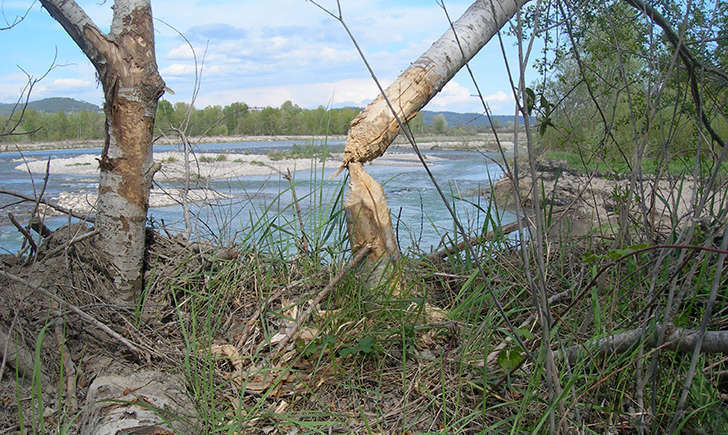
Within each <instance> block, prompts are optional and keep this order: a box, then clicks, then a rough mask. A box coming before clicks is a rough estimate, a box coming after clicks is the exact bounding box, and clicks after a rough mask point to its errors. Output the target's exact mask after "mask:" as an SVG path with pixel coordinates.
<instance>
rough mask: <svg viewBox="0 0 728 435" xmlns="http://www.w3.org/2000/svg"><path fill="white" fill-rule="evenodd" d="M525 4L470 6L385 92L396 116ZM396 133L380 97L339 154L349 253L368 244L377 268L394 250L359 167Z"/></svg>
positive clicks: (380, 203) (432, 91)
mask: <svg viewBox="0 0 728 435" xmlns="http://www.w3.org/2000/svg"><path fill="white" fill-rule="evenodd" d="M528 1H529V0H492V1H491V0H477V1H475V2H474V3H473V4H472V5H470V7H469V8H468V9H467V10H466V11H465V13H464V14H463V15H462V17H460V18H459V19H458V20H457V21H455V22H454V23H453V28H454V29H455V32H453V30H452V29H448V30H447V31H446V32H445V33H444V34H443V35H442V36H441V37H440V39H438V40H437V41H435V43H434V44H432V46H431V47H430V48H429V49H428V50H427V51H426V52H425V53H424V54H422V56H420V57H419V59H417V60H416V61H415V62H414V63H412V64H411V65H410V67H409V68H407V69H406V70H405V71H404V72H403V73H402V74H400V76H399V77H397V79H396V80H395V81H394V83H392V84H391V85H390V86H389V87H388V88H387V89H386V90H385V91H384V93H385V95H386V97H387V99H388V100H389V102H390V103H391V105H392V107H393V108H394V110H395V111H396V113H397V117H399V119H400V120H401V121H402V122H405V121H408V120H410V119H412V118H413V117H414V116H415V115H416V114H417V112H418V111H419V110H420V109H422V107H424V106H425V104H427V103H428V102H429V101H430V100H431V99H432V98H433V97H434V96H435V95H436V94H437V93H438V92H439V91H440V90H441V89H442V88H443V87H444V86H445V84H446V83H447V82H448V81H450V79H452V78H453V76H455V74H456V73H457V72H458V71H459V70H460V68H462V67H463V66H464V65H465V63H466V62H468V61H469V60H470V59H471V58H472V57H473V56H475V54H476V53H477V52H478V51H479V50H480V49H481V48H482V47H483V46H484V45H485V44H486V43H487V42H488V41H489V40H490V38H492V37H493V36H494V35H495V34H496V32H498V30H499V29H500V28H501V27H503V25H505V24H506V23H507V22H508V20H509V19H511V18H512V17H513V15H515V13H516V11H518V9H519V8H521V7H522V6H523V5H524V4H526V3H527V2H528ZM456 35H457V39H456ZM458 41H459V42H460V45H458ZM460 47H462V52H461V50H460ZM399 131H400V126H399V123H398V122H397V119H396V118H395V116H394V114H393V113H392V109H390V107H389V105H388V104H387V101H386V100H385V98H384V96H383V95H379V97H377V98H376V99H375V100H374V101H373V102H371V103H370V104H369V105H368V106H367V107H366V108H364V110H362V112H361V113H359V115H357V116H356V117H355V118H354V119H353V120H352V121H351V125H350V127H349V133H348V136H347V139H346V148H345V150H344V162H343V164H342V167H347V168H348V169H349V174H350V182H349V186H350V189H349V193H348V195H347V199H346V202H345V204H344V207H345V209H346V216H347V224H348V225H347V226H348V230H349V240H350V242H351V246H352V251H356V250H358V249H360V248H361V247H363V246H366V245H369V246H370V247H371V252H370V253H369V255H368V258H367V260H368V262H369V264H370V265H375V266H374V267H375V268H376V269H379V270H381V268H382V262H383V261H385V260H387V258H388V259H389V260H395V259H396V258H398V255H399V252H398V249H397V244H396V242H395V240H394V232H393V231H392V222H391V220H390V218H389V208H388V207H387V204H386V199H385V197H384V194H383V193H382V194H381V195H373V194H372V192H375V191H376V192H382V187H381V185H379V183H377V182H376V181H374V179H372V178H371V177H370V176H369V175H368V174H367V173H366V172H365V171H364V169H363V168H362V166H361V164H362V163H365V162H369V161H371V160H374V159H375V158H377V157H379V156H381V155H382V154H384V152H385V151H386V150H387V148H388V147H389V145H390V144H391V143H392V141H393V140H394V138H395V137H396V136H397V135H398V134H399ZM384 214H386V216H387V217H386V219H385V218H384V217H383V216H384ZM385 255H386V257H385Z"/></svg>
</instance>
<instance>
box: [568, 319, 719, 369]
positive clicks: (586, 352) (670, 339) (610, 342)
mask: <svg viewBox="0 0 728 435" xmlns="http://www.w3.org/2000/svg"><path fill="white" fill-rule="evenodd" d="M667 332H669V334H670V335H669V336H665V339H664V342H665V343H667V346H666V347H667V348H668V349H673V350H675V351H677V352H681V353H689V352H692V351H693V349H694V348H695V344H696V342H697V341H698V339H699V338H700V331H698V330H695V329H684V328H674V327H673V328H671V330H670V331H668V330H667V329H666V328H665V327H664V326H663V325H658V327H657V331H651V330H649V329H648V328H638V329H632V330H630V331H625V332H620V333H618V334H614V335H610V336H608V337H604V338H601V339H599V340H596V341H593V342H590V343H586V344H579V345H575V346H571V347H568V348H566V349H565V352H564V355H565V356H566V359H568V360H569V363H571V364H575V363H576V362H577V361H579V360H580V359H582V358H586V357H589V356H592V355H595V354H596V355H601V356H605V355H609V354H617V353H623V352H626V351H628V350H629V349H631V348H632V347H633V346H634V345H635V344H637V343H638V342H640V341H642V340H645V344H646V345H647V346H648V347H654V346H656V345H657V335H658V334H661V335H662V334H665V333H667ZM700 351H701V352H703V353H728V331H706V333H705V337H704V339H703V344H702V346H701V348H700Z"/></svg>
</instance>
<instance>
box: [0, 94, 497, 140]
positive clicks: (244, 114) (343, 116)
mask: <svg viewBox="0 0 728 435" xmlns="http://www.w3.org/2000/svg"><path fill="white" fill-rule="evenodd" d="M360 110H361V109H359V108H355V107H344V108H337V109H330V108H325V107H323V106H319V107H317V108H316V109H305V108H301V107H299V106H298V105H296V104H293V103H292V102H290V101H286V102H285V103H283V104H282V105H281V106H280V107H270V106H268V107H264V108H252V107H250V106H248V105H247V104H245V103H232V104H230V105H228V106H224V107H222V106H208V107H205V108H204V109H196V108H194V107H192V108H190V106H189V105H188V104H186V103H181V102H180V103H174V104H173V103H170V102H169V101H166V100H162V101H160V102H159V106H158V110H157V118H156V122H155V129H154V130H155V134H156V135H157V136H162V135H172V136H174V135H175V133H172V129H173V128H180V126H182V125H183V121H184V120H185V118H186V117H187V116H188V112H189V123H188V126H187V131H186V132H185V133H186V134H187V135H188V136H238V135H252V136H269V135H270V136H272V135H309V134H311V135H326V134H329V135H344V134H346V133H347V131H348V129H349V124H350V123H351V120H352V119H353V118H354V117H355V116H356V115H357V114H358V113H359V111H360ZM13 116H20V114H19V113H18V114H16V115H13ZM7 121H8V117H0V125H2V124H4V123H6V122H7ZM104 122H105V121H104V114H103V112H88V111H81V112H75V113H65V112H63V111H58V112H55V113H44V112H39V111H36V110H33V109H26V110H25V111H24V113H23V114H22V121H21V124H20V126H19V128H18V129H16V131H15V134H14V135H12V136H7V137H0V142H6V143H7V142H45V141H63V140H81V141H82V140H92V139H103V137H104ZM410 127H411V128H412V130H413V131H414V132H415V133H416V134H457V135H468V134H475V133H477V132H478V131H480V130H483V129H484V128H485V129H488V130H489V128H490V127H483V126H477V127H475V126H466V127H463V126H460V125H458V126H451V125H448V122H447V121H446V120H445V117H444V116H443V115H441V114H438V115H435V116H434V117H433V118H432V121H431V122H430V124H429V125H428V124H426V123H425V121H424V116H423V114H422V113H419V114H417V116H416V117H415V118H413V119H412V120H411V121H410Z"/></svg>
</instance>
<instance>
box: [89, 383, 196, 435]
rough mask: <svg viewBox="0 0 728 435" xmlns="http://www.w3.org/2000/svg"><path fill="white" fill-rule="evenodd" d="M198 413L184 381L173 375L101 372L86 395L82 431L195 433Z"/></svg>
mask: <svg viewBox="0 0 728 435" xmlns="http://www.w3.org/2000/svg"><path fill="white" fill-rule="evenodd" d="M195 414H196V411H195V407H194V405H193V404H192V403H191V402H190V399H189V397H187V394H186V392H185V390H184V382H183V381H182V380H180V379H177V378H175V377H173V376H170V375H168V374H164V373H161V372H157V371H142V372H138V373H133V374H130V375H127V376H119V375H100V376H98V377H96V379H94V381H93V383H91V385H90V386H89V389H88V393H87V394H86V404H85V406H84V408H83V412H82V414H81V434H84V435H92V434H116V433H149V434H151V433H155V434H157V433H158V434H166V433H180V434H182V433H195V428H194V427H193V424H191V422H193V421H194V419H195ZM198 430H199V429H198Z"/></svg>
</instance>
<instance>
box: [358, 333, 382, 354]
mask: <svg viewBox="0 0 728 435" xmlns="http://www.w3.org/2000/svg"><path fill="white" fill-rule="evenodd" d="M376 342H377V341H376V339H375V338H374V337H371V336H369V337H364V338H362V339H360V340H359V344H358V345H357V346H356V348H357V349H358V350H359V352H361V353H365V354H370V353H372V351H373V350H374V344H376Z"/></svg>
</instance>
